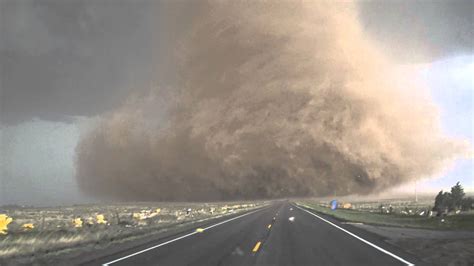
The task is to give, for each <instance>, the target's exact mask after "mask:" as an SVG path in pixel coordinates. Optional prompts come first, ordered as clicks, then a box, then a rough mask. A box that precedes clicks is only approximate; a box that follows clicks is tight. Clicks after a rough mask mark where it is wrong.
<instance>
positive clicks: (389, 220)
mask: <svg viewBox="0 0 474 266" xmlns="http://www.w3.org/2000/svg"><path fill="white" fill-rule="evenodd" d="M297 203H298V204H299V205H301V206H304V207H307V208H310V209H313V210H315V211H317V212H320V213H323V214H327V215H330V216H333V217H335V218H337V219H339V220H343V221H346V222H356V223H365V224H372V225H385V226H398V227H410V228H426V229H441V230H443V229H444V230H474V211H468V212H461V213H459V214H451V215H448V216H444V217H436V213H433V212H431V208H432V206H433V200H432V199H428V198H426V199H422V200H419V201H417V202H415V201H412V200H406V199H405V200H404V199H392V200H388V199H387V200H378V201H355V202H354V201H352V202H349V201H345V202H344V201H342V202H340V203H339V208H338V209H337V210H331V209H330V207H329V201H328V200H320V199H305V200H298V201H297ZM344 205H346V206H344ZM344 207H346V208H344Z"/></svg>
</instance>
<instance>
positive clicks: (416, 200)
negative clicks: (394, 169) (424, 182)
mask: <svg viewBox="0 0 474 266" xmlns="http://www.w3.org/2000/svg"><path fill="white" fill-rule="evenodd" d="M417 185H418V180H416V179H415V202H418V191H417V190H416V186H417Z"/></svg>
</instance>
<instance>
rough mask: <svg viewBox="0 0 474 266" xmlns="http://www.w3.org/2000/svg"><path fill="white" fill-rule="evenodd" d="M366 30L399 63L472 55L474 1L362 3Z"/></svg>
mask: <svg viewBox="0 0 474 266" xmlns="http://www.w3.org/2000/svg"><path fill="white" fill-rule="evenodd" d="M358 10H359V17H360V20H361V23H362V25H363V27H364V30H365V31H367V32H368V33H370V34H371V35H372V36H373V38H375V39H376V40H377V41H379V43H380V44H381V45H382V46H383V47H384V49H385V51H386V52H387V53H389V54H391V56H392V57H393V58H395V59H397V60H398V61H399V62H403V63H412V62H430V61H433V60H436V59H439V58H440V57H445V56H453V55H458V54H463V53H468V54H471V53H472V48H473V46H474V34H473V30H474V15H473V10H474V1H472V0H450V1H435V0H398V1H360V2H359V4H358Z"/></svg>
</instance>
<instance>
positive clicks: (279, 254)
mask: <svg viewBox="0 0 474 266" xmlns="http://www.w3.org/2000/svg"><path fill="white" fill-rule="evenodd" d="M290 217H294V218H293V221H290V220H289V218H290ZM202 229H204V231H202V232H199V231H201V230H198V232H196V231H195V230H193V231H188V232H183V233H182V234H180V235H176V236H173V237H169V238H167V239H162V240H160V241H158V242H156V243H150V244H149V245H148V246H146V247H140V248H133V249H130V250H125V251H123V252H119V253H117V254H114V255H111V256H107V257H103V258H100V259H98V260H95V261H92V262H90V263H88V264H90V265H114V266H115V265H117V266H118V265H173V266H176V265H387V266H388V265H413V264H415V263H416V264H417V265H418V261H417V260H416V258H413V257H412V256H411V255H409V254H404V252H402V251H400V250H397V249H396V248H395V247H392V246H390V245H388V244H387V243H385V242H383V241H381V240H380V239H378V238H377V237H375V236H374V235H370V234H369V233H367V232H365V231H358V230H357V229H356V228H354V227H351V226H350V225H347V224H341V223H339V222H337V221H334V220H331V219H330V218H328V217H322V216H319V215H315V214H312V213H311V212H308V211H307V210H304V209H301V208H299V207H296V206H294V205H292V204H290V203H289V202H286V201H280V202H276V203H274V204H272V205H270V206H268V207H265V208H262V209H259V210H257V211H255V212H250V213H246V214H244V215H239V216H235V217H233V218H232V219H231V220H229V218H227V219H224V220H219V221H217V222H215V223H214V224H211V225H210V226H208V227H203V228H202Z"/></svg>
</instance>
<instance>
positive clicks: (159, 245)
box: [102, 207, 265, 266]
mask: <svg viewBox="0 0 474 266" xmlns="http://www.w3.org/2000/svg"><path fill="white" fill-rule="evenodd" d="M263 209H265V207H262V208H260V209H258V210H254V211H251V212H248V213H245V214H242V215H239V216H237V217H234V218H230V219H228V220H225V221H222V222H219V223H217V224H213V225H210V226H208V227H205V228H203V229H204V231H205V230H207V229H211V228H213V227H216V226H219V225H221V224H225V223H227V222H230V221H232V220H235V219H238V218H242V217H244V216H247V215H250V214H252V213H256V212H258V211H261V210H263ZM195 234H198V232H196V231H194V232H192V233H189V234H186V235H183V236H180V237H177V238H174V239H171V240H168V241H166V242H163V243H160V244H158V245H156V246H152V247H149V248H146V249H143V250H140V251H137V252H135V253H133V254H130V255H127V256H124V257H121V258H118V259H116V260H113V261H109V262H107V263H104V264H102V266H107V265H110V264H113V263H116V262H119V261H122V260H125V259H128V258H130V257H133V256H136V255H138V254H142V253H144V252H147V251H149V250H152V249H155V248H159V247H161V246H164V245H167V244H169V243H173V242H175V241H178V240H180V239H183V238H186V237H188V236H192V235H195Z"/></svg>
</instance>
